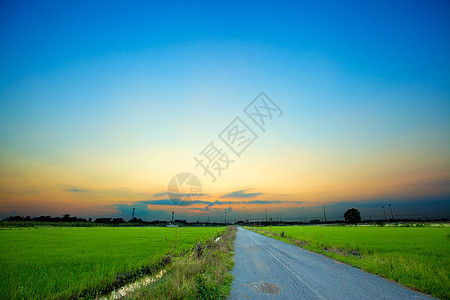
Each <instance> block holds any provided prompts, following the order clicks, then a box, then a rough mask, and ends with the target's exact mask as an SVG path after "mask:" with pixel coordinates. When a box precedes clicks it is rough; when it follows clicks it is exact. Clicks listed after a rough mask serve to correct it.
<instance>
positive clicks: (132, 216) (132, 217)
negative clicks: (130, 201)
mask: <svg viewBox="0 0 450 300" xmlns="http://www.w3.org/2000/svg"><path fill="white" fill-rule="evenodd" d="M135 209H136V208H134V207H133V214H132V215H131V219H134V210H135Z"/></svg>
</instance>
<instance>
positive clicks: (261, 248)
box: [229, 228, 430, 300]
mask: <svg viewBox="0 0 450 300" xmlns="http://www.w3.org/2000/svg"><path fill="white" fill-rule="evenodd" d="M231 274H233V276H234V281H233V284H232V287H231V295H230V297H229V299H243V298H245V299H272V298H279V299H395V300H399V299H430V298H429V297H427V296H426V295H423V294H420V293H417V292H414V291H412V290H409V289H407V288H405V287H403V286H401V285H398V284H396V283H393V282H390V281H388V280H386V279H383V278H381V277H378V276H375V275H373V274H369V273H366V272H364V271H362V270H360V269H357V268H353V267H350V266H348V265H345V264H343V263H340V262H338V261H335V260H333V259H330V258H327V257H325V256H323V255H320V254H317V253H313V252H310V251H307V250H304V249H301V248H298V247H296V246H294V245H290V244H287V243H284V242H281V241H278V240H275V239H272V238H269V237H266V236H263V235H261V234H257V233H254V232H252V231H249V230H246V229H243V228H239V230H238V233H237V237H236V241H235V267H234V269H233V271H232V272H231Z"/></svg>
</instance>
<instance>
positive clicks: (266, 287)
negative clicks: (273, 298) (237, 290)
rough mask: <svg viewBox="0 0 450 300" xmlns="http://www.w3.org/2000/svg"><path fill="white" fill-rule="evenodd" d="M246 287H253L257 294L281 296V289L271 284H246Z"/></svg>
mask: <svg viewBox="0 0 450 300" xmlns="http://www.w3.org/2000/svg"><path fill="white" fill-rule="evenodd" d="M244 285H245V286H249V287H252V288H253V289H254V290H255V292H256V293H264V294H270V295H279V294H281V289H280V287H279V286H278V285H277V284H275V283H271V282H263V281H260V282H253V283H249V284H244Z"/></svg>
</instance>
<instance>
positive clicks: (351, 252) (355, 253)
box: [323, 247, 361, 257]
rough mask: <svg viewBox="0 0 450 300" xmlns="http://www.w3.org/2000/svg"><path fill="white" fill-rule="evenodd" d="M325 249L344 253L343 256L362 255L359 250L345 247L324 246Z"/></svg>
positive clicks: (340, 253)
mask: <svg viewBox="0 0 450 300" xmlns="http://www.w3.org/2000/svg"><path fill="white" fill-rule="evenodd" d="M323 250H324V251H326V252H333V253H336V254H339V255H343V256H357V257H361V253H359V251H357V250H345V249H337V248H327V247H325V248H323Z"/></svg>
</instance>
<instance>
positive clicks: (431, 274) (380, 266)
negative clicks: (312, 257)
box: [247, 226, 450, 299]
mask: <svg viewBox="0 0 450 300" xmlns="http://www.w3.org/2000/svg"><path fill="white" fill-rule="evenodd" d="M247 229H250V230H253V231H255V232H257V233H261V234H263V235H266V236H268V237H272V238H275V239H278V240H281V241H284V242H288V243H290V244H293V245H296V246H298V247H301V248H305V249H307V250H311V251H314V252H317V253H321V254H324V255H326V256H328V257H331V258H333V259H336V260H339V261H342V262H345V263H348V264H350V265H352V266H355V267H358V268H361V269H363V270H365V271H368V272H371V273H374V274H377V275H380V276H382V277H385V278H387V279H390V280H393V281H396V282H398V283H400V284H403V285H405V286H408V287H410V288H413V289H416V290H418V291H420V292H423V293H427V294H432V295H433V296H436V297H439V298H442V299H450V279H449V251H448V249H449V248H448V245H449V240H450V235H449V234H448V230H447V229H442V228H423V229H421V228H400V229H395V228H375V227H373V228H362V227H361V228H360V227H331V226H330V227H324V226H322V227H317V226H308V227H300V226H287V227H264V228H254V227H249V228H247ZM417 230H420V232H418V231H417ZM423 230H427V232H422V231H423ZM430 230H431V231H430ZM433 230H437V231H433Z"/></svg>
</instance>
